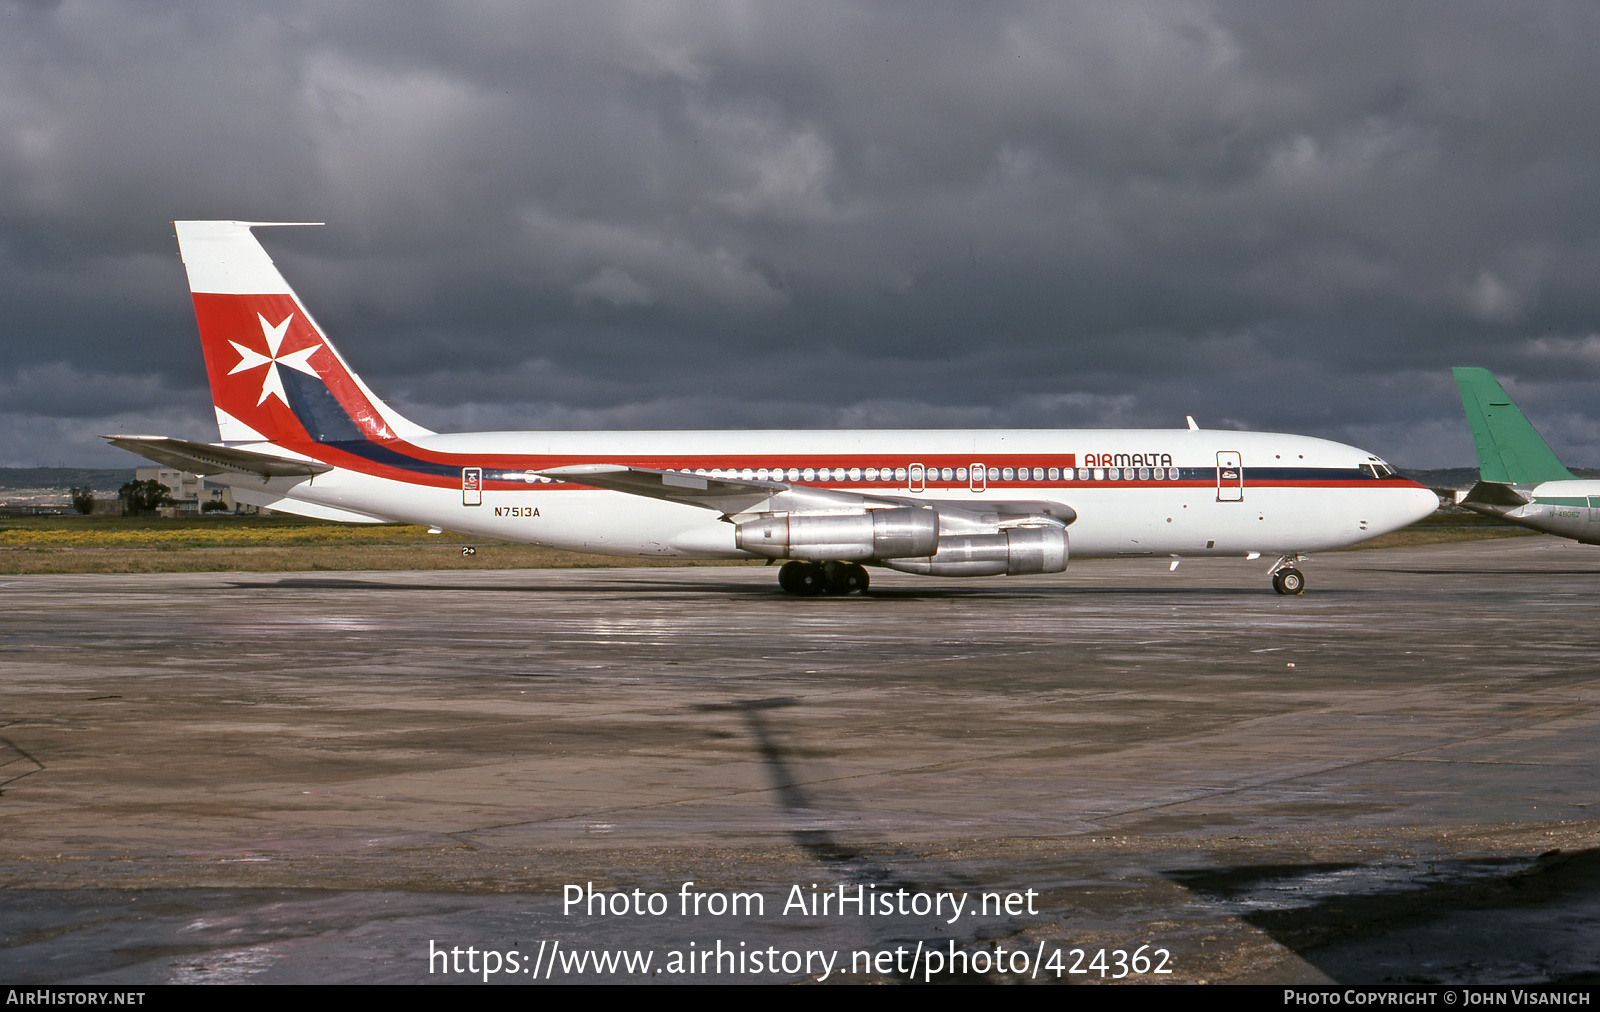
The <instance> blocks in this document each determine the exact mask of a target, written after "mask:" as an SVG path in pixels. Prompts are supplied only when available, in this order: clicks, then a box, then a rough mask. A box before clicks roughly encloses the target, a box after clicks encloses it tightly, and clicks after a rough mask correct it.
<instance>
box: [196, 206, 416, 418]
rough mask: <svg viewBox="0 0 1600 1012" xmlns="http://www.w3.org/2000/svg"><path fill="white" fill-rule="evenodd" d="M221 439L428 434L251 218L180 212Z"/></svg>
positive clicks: (264, 223)
mask: <svg viewBox="0 0 1600 1012" xmlns="http://www.w3.org/2000/svg"><path fill="white" fill-rule="evenodd" d="M174 224H175V225H176V226H177V229H178V248H179V250H180V251H181V252H182V254H183V264H184V267H185V268H187V269H188V272H189V291H190V292H191V293H193V296H194V315H195V320H196V321H197V322H198V323H199V325H200V344H201V346H202V347H203V348H204V349H205V356H206V373H207V375H208V376H209V377H210V380H211V400H212V403H213V404H214V405H215V407H216V410H217V427H218V428H219V429H221V432H222V439H223V441H224V442H230V443H233V442H263V441H265V442H272V443H285V444H294V443H302V444H303V443H307V442H312V443H339V442H349V441H388V440H393V439H408V438H413V437H416V436H425V435H431V432H430V431H429V430H428V429H424V428H423V427H422V426H420V425H417V424H415V423H414V422H411V421H408V420H407V419H405V418H403V417H401V416H400V415H399V414H398V413H396V412H395V411H394V410H392V409H391V408H389V407H388V405H386V404H384V403H383V402H382V401H380V400H379V399H378V398H377V397H376V396H375V395H374V394H373V393H372V391H371V390H369V389H367V385H366V384H365V383H363V382H361V377H359V376H357V375H356V374H355V373H354V372H353V371H351V369H350V367H349V366H348V365H346V364H345V361H344V359H343V358H341V357H340V355H339V353H338V352H337V351H335V350H334V347H333V345H332V344H330V343H329V342H328V338H327V336H326V335H324V334H323V332H322V328H320V327H318V326H317V324H316V321H315V320H313V319H312V318H311V314H309V313H307V312H306V310H305V307H304V306H302V305H301V304H300V299H299V297H298V296H296V295H295V294H294V291H293V290H292V289H290V287H289V283H288V282H287V281H285V280H284V279H283V275H282V274H280V273H278V269H277V268H276V267H275V266H273V264H272V258H271V257H269V256H267V251H266V250H264V249H262V248H261V244H260V243H259V242H257V241H256V238H255V236H254V235H252V234H251V233H250V230H251V229H252V228H258V227H261V226H265V225H289V224H312V223H311V222H263V221H179V222H174Z"/></svg>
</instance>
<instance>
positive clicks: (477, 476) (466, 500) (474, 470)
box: [461, 467, 483, 506]
mask: <svg viewBox="0 0 1600 1012" xmlns="http://www.w3.org/2000/svg"><path fill="white" fill-rule="evenodd" d="M461 505H463V506H482V505H483V468H481V467H463V468H462V469H461Z"/></svg>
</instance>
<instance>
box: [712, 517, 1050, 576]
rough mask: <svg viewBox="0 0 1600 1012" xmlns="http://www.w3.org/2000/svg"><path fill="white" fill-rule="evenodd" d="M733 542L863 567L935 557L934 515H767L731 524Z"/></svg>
mask: <svg viewBox="0 0 1600 1012" xmlns="http://www.w3.org/2000/svg"><path fill="white" fill-rule="evenodd" d="M733 539H734V543H735V544H736V545H738V546H739V547H740V548H741V549H743V550H744V551H747V552H754V553H755V554H757V555H765V556H767V557H768V558H773V559H808V560H813V561H819V562H821V561H837V562H866V561H868V560H871V559H904V558H914V557H917V556H924V555H928V556H931V555H934V553H936V552H938V551H939V545H940V542H939V514H938V513H937V512H935V511H934V510H931V509H918V508H917V507H913V506H907V507H903V508H897V509H881V510H868V511H866V512H865V513H851V514H845V515H835V516H810V515H807V514H803V513H801V514H795V513H790V514H773V515H771V516H767V517H762V518H760V519H757V520H746V521H744V522H742V523H739V524H735V525H734V529H733ZM1003 571H1004V567H1002V572H1003ZM1019 572H1030V573H1032V572H1042V570H1032V569H1030V570H1019Z"/></svg>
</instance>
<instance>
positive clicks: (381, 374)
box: [0, 0, 1600, 467]
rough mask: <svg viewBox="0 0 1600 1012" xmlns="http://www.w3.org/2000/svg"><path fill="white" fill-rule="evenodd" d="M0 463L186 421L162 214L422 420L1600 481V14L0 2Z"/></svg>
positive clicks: (204, 422) (1440, 9) (1241, 6)
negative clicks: (1366, 461) (872, 433)
mask: <svg viewBox="0 0 1600 1012" xmlns="http://www.w3.org/2000/svg"><path fill="white" fill-rule="evenodd" d="M0 12H3V20H0V306H3V307H4V313H3V314H0V465H3V466H34V465H40V464H50V465H54V464H58V463H61V464H68V465H84V466H132V465H133V464H134V463H136V462H137V458H134V457H132V456H131V455H129V454H126V453H124V452H123V451H120V450H116V449H113V448H110V447H107V446H105V445H104V444H102V443H101V441H100V440H98V439H97V438H96V436H97V434H99V433H104V432H117V431H123V432H143V433H157V434H165V435H175V436H182V437H188V438H201V439H215V438H216V434H217V433H216V427H215V423H214V421H213V416H212V413H211V410H210V398H209V395H208V394H207V392H206V390H205V386H204V382H205V381H204V370H203V366H202V362H201V356H200V348H199V343H198V340H197V338H196V336H195V332H194V323H193V317H192V313H191V307H190V303H189V297H188V291H187V285H186V282H185V279H184V274H183V269H182V264H181V262H180V260H179V259H178V253H177V248H176V243H175V241H174V240H173V237H172V227H171V224H170V223H171V221H172V220H173V219H175V218H240V219H250V220H290V221H306V220H313V221H326V222H327V225H326V226H324V227H322V228H316V229H281V230H272V231H270V232H266V233H264V239H265V242H266V245H267V247H268V249H269V251H270V252H271V253H272V254H273V256H274V258H275V259H276V260H277V261H278V263H279V265H280V266H281V267H282V269H283V271H284V273H285V274H286V276H287V277H288V278H289V280H290V283H291V284H292V285H294V286H295V288H296V290H297V291H298V292H299V293H300V295H301V297H302V299H303V300H304V301H305V302H306V304H307V307H308V308H309V309H310V310H311V312H312V313H314V314H315V315H316V316H317V318H318V320H319V322H320V323H322V325H323V326H324V328H325V329H327V330H328V332H329V334H330V336H331V337H332V339H333V340H334V342H335V343H336V344H338V346H339V348H340V350H341V351H342V352H343V354H344V357H345V358H346V359H347V360H348V361H349V362H350V363H351V364H352V365H353V366H354V367H355V368H356V370H357V371H359V372H360V373H361V374H362V375H363V377H364V378H365V379H366V380H367V381H368V383H369V384H370V385H371V386H372V387H373V388H374V389H376V390H377V391H378V392H379V393H380V394H382V395H384V396H385V397H387V398H388V399H390V400H391V401H392V402H393V403H394V404H395V405H396V406H397V407H399V408H400V409H401V410H402V411H404V412H405V413H407V414H409V415H411V416H412V417H414V418H415V419H416V420H417V421H419V422H422V423H423V424H425V425H428V426H430V427H432V428H436V429H441V430H459V429H489V428H515V429H532V428H701V427H709V428H724V427H725V428H746V427H774V428H804V427H839V426H863V427H890V426H896V427H897V426H915V427H971V426H982V427H990V426H1016V427H1027V428H1036V427H1077V426H1086V427H1111V426H1152V427H1168V426H1181V425H1182V424H1183V416H1184V415H1185V414H1192V415H1194V416H1195V418H1196V419H1197V420H1198V421H1199V422H1200V423H1201V424H1202V425H1203V426H1206V427H1245V428H1252V429H1270V430H1280V431H1288V432H1299V433H1307V434H1313V435H1320V436H1326V437H1329V438H1333V439H1338V440H1341V441H1345V442H1351V443H1354V444H1356V445H1359V446H1362V447H1364V448H1366V449H1369V450H1371V451H1373V452H1375V453H1378V454H1380V455H1382V456H1385V457H1387V458H1389V459H1390V460H1392V461H1393V462H1395V463H1397V464H1399V465H1401V466H1403V467H1404V466H1410V467H1443V466H1458V465H1466V464H1470V463H1472V461H1473V457H1472V449H1471V442H1470V440H1469V439H1468V437H1467V434H1466V427H1465V423H1464V421H1463V419H1462V417H1461V408H1460V401H1459V399H1458V397H1457V394H1456V391H1455V387H1454V384H1453V383H1452V381H1451V379H1450V375H1449V368H1450V366H1452V365H1482V366H1487V367H1489V368H1491V369H1493V370H1494V371H1495V372H1496V373H1497V374H1499V375H1500V376H1501V377H1502V379H1503V380H1504V381H1505V382H1506V385H1507V387H1508V389H1510V390H1511V392H1512V394H1513V396H1514V397H1515V398H1516V399H1517V400H1518V402H1519V404H1521V406H1522V407H1523V408H1524V409H1525V410H1526V412H1527V413H1528V414H1529V416H1530V417H1531V418H1532V420H1533V421H1534V423H1535V424H1536V425H1537V426H1538V427H1539V428H1540V429H1541V430H1542V431H1543V432H1544V433H1545V434H1546V436H1547V437H1548V438H1549V439H1550V442H1551V444H1552V445H1553V447H1554V448H1555V449H1556V451H1557V453H1558V454H1560V455H1561V456H1563V458H1565V459H1566V460H1567V462H1568V463H1570V464H1574V465H1582V466H1595V465H1600V60H1596V58H1595V54H1596V53H1597V52H1600V5H1596V4H1594V3H1593V2H1590V0H1580V2H1573V3H1540V2H1526V3H1504V2H1493V3H1473V2H1453V3H1449V4H1423V3H1396V2H1394V0H1381V2H1373V3H1361V2H1351V0H1341V2H1339V3H1323V4H1288V3H1283V2H1282V0H1264V2H1259V3H1254V2H1239V3H1216V4H1212V3H1191V4H1183V3H1173V2H1158V3H1139V2H1134V0H1116V2H1110V0H1107V2H1095V3H1081V4H1066V3H1060V2H1051V3H1040V4H1006V3H981V4H980V3H970V2H962V3H936V2H927V0H918V2H915V3H912V2H904V3H895V2H883V3H836V2H828V0H806V2H804V3H800V2H795V3H778V2H771V0H768V2H760V3H753V2H752V3H734V2H728V3H713V2H709V0H695V2H689V3H670V2H665V0H643V2H636V3H601V2H594V0H584V2H581V3H580V2H562V3H503V2H499V3H489V2H485V3H470V2H461V0H457V2H453V3H450V4H438V3H420V4H414V5H408V4H400V3H394V2H383V3H378V2H371V3H364V2H348V3H340V2H330V0H316V2H306V3H281V4H268V3H259V2H252V3H240V4H228V3H217V2H208V3H203V4H202V3H185V4H162V3H156V2H143V3H137V4H130V3H80V2H72V0H66V2H60V3H49V2H26V3H25V2H16V0H0Z"/></svg>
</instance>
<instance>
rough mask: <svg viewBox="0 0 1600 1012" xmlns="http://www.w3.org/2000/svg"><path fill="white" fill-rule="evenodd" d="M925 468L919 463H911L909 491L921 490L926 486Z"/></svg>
mask: <svg viewBox="0 0 1600 1012" xmlns="http://www.w3.org/2000/svg"><path fill="white" fill-rule="evenodd" d="M926 470H927V469H926V468H924V467H923V466H922V465H921V464H912V465H911V491H913V492H921V491H922V490H923V488H925V487H926V486H925V484H924V480H925V479H924V474H925V472H926Z"/></svg>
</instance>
